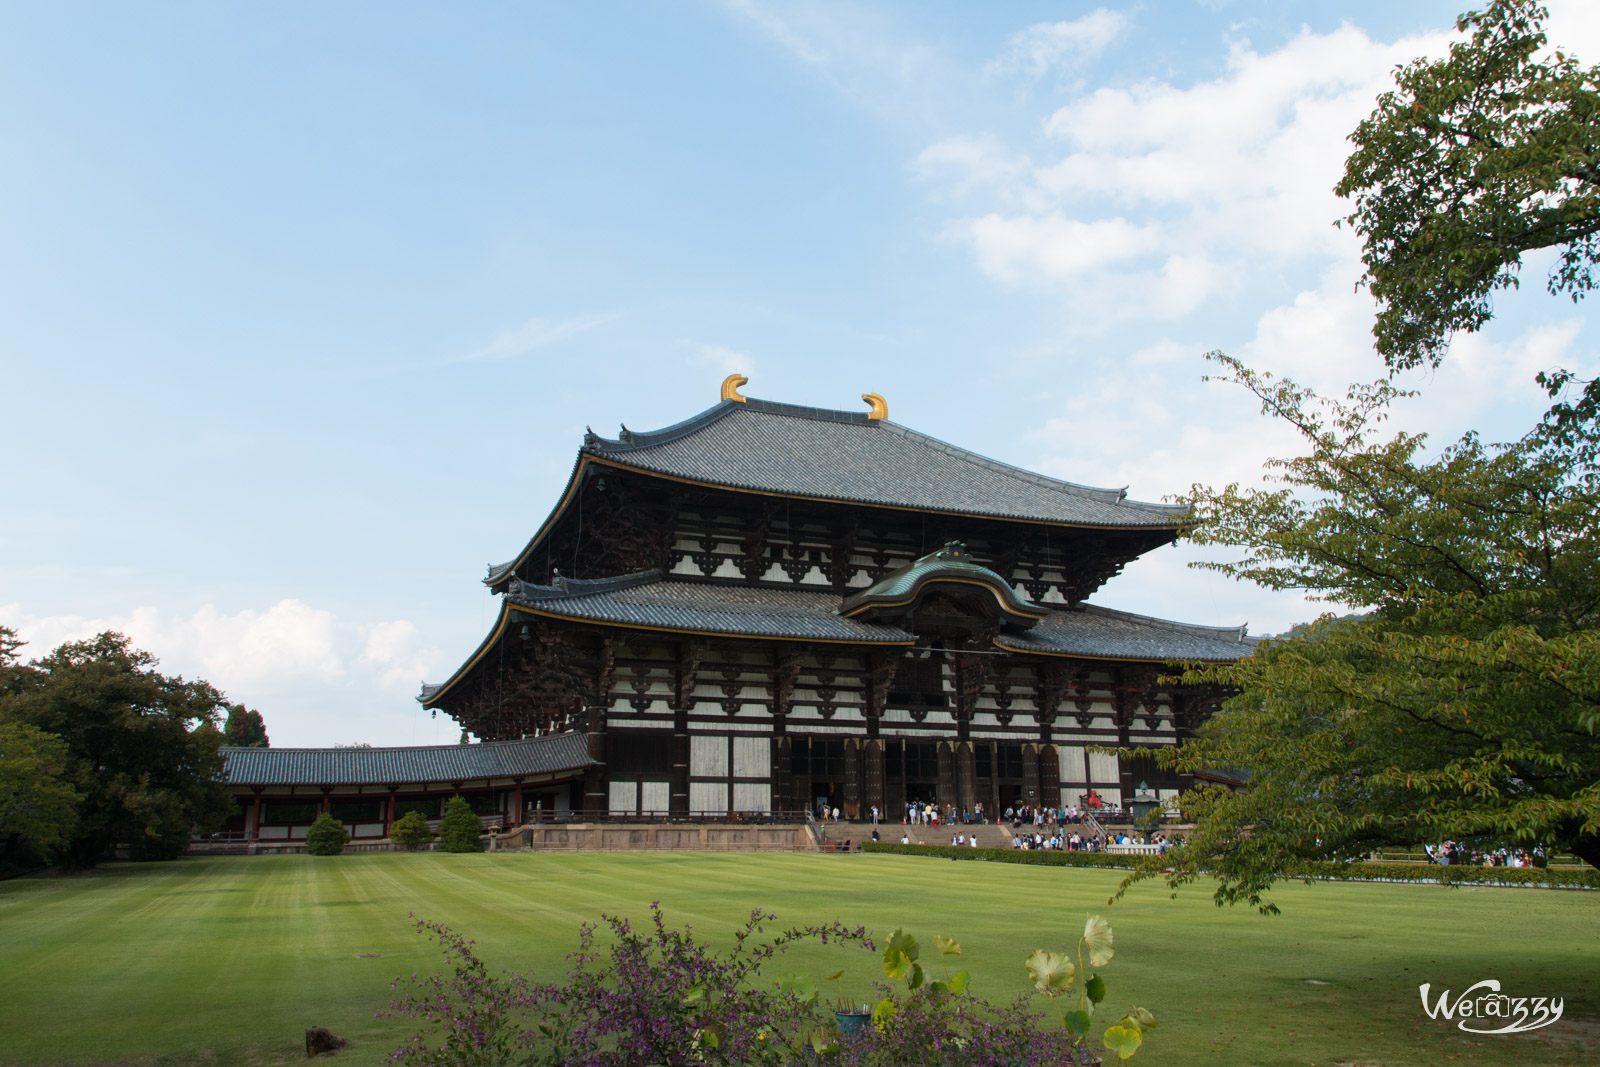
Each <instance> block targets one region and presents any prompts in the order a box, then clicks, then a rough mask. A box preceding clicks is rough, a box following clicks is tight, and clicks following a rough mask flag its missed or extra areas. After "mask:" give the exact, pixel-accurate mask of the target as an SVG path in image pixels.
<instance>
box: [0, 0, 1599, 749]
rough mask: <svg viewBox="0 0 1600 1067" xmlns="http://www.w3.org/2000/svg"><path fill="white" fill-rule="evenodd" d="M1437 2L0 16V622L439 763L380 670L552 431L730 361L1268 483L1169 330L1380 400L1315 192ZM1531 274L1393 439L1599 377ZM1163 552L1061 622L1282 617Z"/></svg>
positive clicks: (404, 667)
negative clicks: (1090, 608)
mask: <svg viewBox="0 0 1600 1067" xmlns="http://www.w3.org/2000/svg"><path fill="white" fill-rule="evenodd" d="M1457 6H1458V5H1457V4H1456V3H1445V4H1439V3H1424V2H1418V3H1413V4H1394V3H1346V4H1336V5H1329V4H1325V3H1315V4H1313V3H1275V4H1266V3H1246V2H1239V3H1226V2H1222V3H1209V4H1191V3H1183V2H1171V3H1145V4H1142V5H1129V6H1116V5H1107V6H1100V5H1096V4H1007V5H995V4H983V5H979V4H940V5H933V4H887V5H859V4H851V3H829V4H812V3H803V2H796V3H785V4H781V5H778V4H764V3H755V2H748V3H735V2H729V3H683V4H654V5H647V4H630V5H577V4H573V5H564V6H552V5H527V4H506V5H499V6H495V5H489V4H482V5H474V6H472V7H470V8H469V9H462V8H459V7H457V8H450V7H447V6H440V5H420V4H418V5H405V4H385V5H377V4H344V5H310V4H300V5H296V4H279V5H270V6H261V5H256V6H246V5H217V4H200V3H195V4H163V5H139V6H134V5H113V4H95V5H73V4H51V5H37V4H13V3H5V4H0V370H3V379H0V380H3V381H4V395H5V398H6V404H5V409H4V410H5V419H6V426H7V430H8V433H7V435H6V436H7V439H8V444H9V448H8V452H9V456H8V458H9V460H10V463H9V464H8V477H7V488H8V491H7V493H6V494H5V497H6V504H5V505H4V507H3V508H0V621H3V622H6V623H8V624H10V625H14V626H16V627H18V628H19V629H20V630H21V631H22V632H23V634H24V636H26V637H28V638H29V639H30V640H31V641H32V642H33V645H32V647H31V649H30V651H31V652H34V653H36V654H42V653H43V652H44V651H46V650H47V649H48V648H49V647H51V646H52V645H54V644H55V643H57V642H58V641H60V640H62V639H65V638H67V637H74V636H80V635H84V634H87V633H91V632H94V631H95V630H97V629H100V628H104V627H108V626H109V627H116V628H118V629H122V630H124V631H126V632H128V633H130V634H131V635H132V636H133V637H134V638H135V639H136V640H137V641H139V643H141V644H142V645H144V646H145V647H148V648H150V649H151V650H152V651H154V652H155V653H157V654H158V655H159V656H160V657H161V658H162V661H163V664H164V666H165V667H166V668H167V669H169V670H172V671H175V672H182V673H184V674H186V675H189V676H195V675H198V676H202V677H206V678H209V679H211V680H212V681H214V682H216V683H217V684H219V685H221V686H222V687H223V688H225V689H226V690H227V691H228V692H229V694H230V695H231V696H233V697H235V698H236V699H242V700H245V701H246V702H248V703H250V704H251V705H252V706H255V707H258V708H259V709H260V710H261V711H262V712H263V713H264V714H265V716H266V719H267V722H268V726H269V730H270V732H271V734H272V737H273V740H274V742H275V743H279V744H330V743H335V742H351V741H369V742H373V743H378V744H384V743H388V744H402V743H420V742H424V741H430V740H453V739H454V737H455V731H454V729H452V727H451V724H449V723H446V722H443V721H432V720H430V719H429V718H428V717H427V715H426V713H424V712H421V711H419V710H417V708H416V705H415V703H414V702H413V700H412V697H413V695H414V694H415V692H416V688H417V684H418V682H420V681H421V680H422V679H423V678H425V677H426V678H428V679H431V680H438V679H440V678H442V677H444V676H445V675H447V674H448V673H449V672H450V671H451V670H452V669H453V668H454V667H455V665H456V664H457V663H458V662H459V661H460V660H461V659H462V658H463V657H465V656H466V655H467V654H468V653H469V652H470V651H471V649H472V648H473V647H475V645H476V643H477V642H478V640H479V639H480V638H481V637H482V635H483V633H484V631H485V629H486V628H487V626H488V625H489V622H490V620H491V618H492V615H493V610H494V604H493V601H492V598H491V597H490V596H489V594H488V593H486V592H485V591H484V590H483V588H482V586H481V585H479V583H478V579H479V578H480V577H481V575H482V573H483V566H484V564H486V563H489V562H498V561H500V560H502V559H506V558H509V557H510V556H512V555H514V554H515V552H516V551H517V549H518V548H520V547H521V545H522V544H523V543H524V541H525V540H526V538H527V537H528V535H529V534H530V533H531V532H532V531H533V529H534V528H535V527H536V526H537V524H538V523H539V522H540V521H541V520H542V519H543V517H544V516H545V514H546V512H547V511H548V509H549V507H550V506H551V505H552V504H553V502H554V500H555V498H556V494H557V492H558V491H559V489H560V486H561V484H562V482H563V481H564V479H565V477H566V475H567V473H568V472H569V470H570V468H571V464H572V459H573V455H574V452H575V450H576V448H577V446H578V444H579V440H580V438H581V435H582V432H583V428H584V426H585V425H586V424H593V425H594V427H595V428H596V429H597V430H600V431H602V432H605V433H608V434H609V433H613V432H614V431H615V429H616V427H617V425H618V424H619V423H622V422H626V423H627V424H628V425H629V426H631V427H633V428H635V429H647V428H653V427H656V426H661V425H666V424H668V423H672V422H676V421H678V420H679V419H682V418H684V417H687V416H688V415H690V414H693V413H694V412H697V411H699V410H702V409H703V408H705V407H708V406H710V404H711V403H713V402H714V401H715V399H716V396H717V388H718V384H719V383H720V381H721V379H722V378H723V376H724V375H726V374H727V373H730V372H732V371H742V372H744V373H747V374H749V375H750V377H751V383H750V385H749V386H748V387H747V388H746V392H748V393H749V394H750V395H753V396H761V397H767V398H770V399H777V400H785V401H792V402H799V403H806V404H815V405H820V406H826V407H837V408H847V409H854V408H856V407H858V406H859V401H858V400H857V397H858V396H859V394H861V393H863V392H869V391H871V392H879V393H882V394H883V395H884V396H886V397H887V398H888V401H889V405H890V415H891V418H893V419H895V420H896V421H898V422H902V423H904V424H906V425H909V426H912V427H915V428H917V429H919V430H922V431H924V432H927V433H931V434H934V435H936V436H939V437H943V438H945V439H947V440H950V441H953V442H956V443H958V444H961V445H964V446H966V447H969V448H972V449H975V450H977V451H979V452H982V453H985V454H988V455H991V456H995V457H997V458H1000V459H1004V460H1007V461H1010V462H1014V463H1018V464H1021V465H1023V466H1027V467H1030V468H1033V469H1037V470H1042V471H1046V472H1048V473H1051V474H1055V475H1058V476H1061V477H1066V478H1069V479H1071V480H1074V481H1079V482H1085V483H1089V484H1100V485H1128V486H1129V487H1130V492H1131V494H1132V495H1134V496H1137V497H1140V498H1144V499H1159V498H1161V497H1162V496H1164V495H1166V494H1170V493H1175V492H1179V491H1181V490H1183V489H1184V488H1185V487H1187V486H1188V485H1190V484H1191V483H1193V482H1195V481H1208V482H1222V481H1228V480H1235V479H1238V480H1246V481H1249V480H1253V479H1255V478H1256V477H1258V474H1259V470H1260V465H1261V461H1262V459H1264V458H1265V457H1267V456H1269V455H1273V454H1281V453H1283V452H1285V451H1286V450H1287V449H1289V448H1291V447H1292V441H1289V440H1288V439H1287V438H1285V437H1284V436H1283V435H1282V433H1281V431H1279V430H1278V429H1276V428H1275V427H1273V426H1271V425H1270V424H1268V423H1266V422H1265V421H1263V420H1261V419H1259V418H1257V417H1256V416H1255V414H1254V412H1253V409H1252V408H1251V406H1250V405H1249V404H1247V403H1245V402H1244V400H1243V398H1242V397H1241V396H1238V395H1235V393H1233V392H1230V391H1229V390H1228V389H1227V388H1226V387H1224V386H1219V385H1216V384H1210V385H1207V384H1204V383H1202V381H1201V376H1202V375H1203V374H1204V373H1205V365H1204V363H1203V361H1202V360H1201V359H1200V353H1202V352H1204V351H1206V350H1208V349H1214V348H1220V349H1224V350H1226V351H1229V352H1231V353H1234V354H1236V355H1240V356H1243V357H1245V358H1246V359H1248V360H1250V361H1251V362H1252V363H1254V364H1257V365H1259V366H1262V367H1265V368H1268V369H1273V370H1276V371H1280V372H1284V373H1289V374H1292V375H1295V376H1298V377H1300V378H1302V379H1304V380H1307V381H1309V382H1312V383H1313V384H1315V385H1317V386H1319V387H1321V388H1325V389H1339V388H1341V387H1342V386H1343V385H1344V384H1345V383H1348V382H1350V381H1353V380H1358V379H1369V378H1373V377H1376V376H1378V374H1379V373H1380V369H1379V367H1378V366H1377V364H1376V361H1375V359H1374V357H1373V356H1372V355H1371V352H1370V347H1369V345H1368V344H1367V329H1368V326H1369V317H1370V306H1369V305H1368V304H1367V303H1366V302H1365V300H1364V297H1363V296H1362V295H1361V294H1360V293H1359V292H1356V291H1355V290H1354V289H1353V282H1354V280H1355V278H1356V277H1357V274H1358V272H1357V270H1356V265H1355V264H1356V259H1355V246H1354V244H1353V242H1352V240H1351V238H1350V237H1349V235H1348V234H1346V233H1339V232H1337V231H1335V230H1334V229H1333V228H1332V226H1331V223H1332V220H1333V219H1334V218H1335V217H1336V216H1337V214H1338V211H1339V203H1338V202H1337V201H1336V200H1335V199H1334V198H1333V197H1332V195H1331V194H1330V193H1329V187H1330V186H1331V185H1332V184H1333V182H1334V181H1335V180H1337V177H1338V173H1339V162H1340V160H1341V159H1342V158H1343V155H1344V145H1343V141H1342V139H1343V137H1344V136H1345V135H1346V134H1347V133H1348V132H1349V130H1350V129H1351V128H1353V126H1354V124H1355V122H1356V121H1358V120H1359V118H1360V117H1361V116H1362V115H1364V114H1365V113H1366V112H1367V111H1369V110H1370V108H1371V103H1372V100H1373V98H1374V96H1375V95H1376V93H1378V92H1380V91H1382V90H1383V89H1384V88H1385V87H1386V85H1387V84H1388V80H1389V74H1388V72H1389V70H1390V69H1391V68H1392V66H1393V65H1394V64H1395V63H1397V62H1401V61H1404V60H1405V59H1407V58H1410V57H1412V56H1416V55H1419V54H1425V53H1437V52H1439V51H1440V50H1442V48H1443V47H1444V46H1445V44H1446V42H1447V41H1448V39H1449V38H1448V31H1449V29H1450V26H1451V24H1452V22H1453V18H1454V15H1455V14H1456V11H1457ZM1552 6H1553V7H1554V8H1555V12H1554V17H1553V24H1552V36H1553V37H1554V38H1555V39H1556V40H1557V42H1558V43H1561V44H1564V45H1566V46H1568V47H1570V48H1572V49H1574V50H1576V51H1577V52H1578V54H1579V55H1580V57H1582V58H1585V59H1589V60H1592V59H1596V58H1600V16H1597V15H1596V14H1594V13H1591V12H1590V11H1589V10H1587V8H1586V6H1585V5H1582V4H1577V3H1557V4H1554V5H1552ZM1539 269H1540V268H1539V266H1538V265H1533V266H1532V267H1530V273H1534V272H1537V271H1538V270H1539ZM1538 289H1539V287H1538V285H1536V284H1535V285H1529V286H1528V287H1526V288H1525V290H1524V292H1523V293H1521V294H1519V295H1517V296H1516V297H1514V298H1508V299H1506V300H1505V301H1503V302H1502V305H1501V309H1500V310H1501V316H1500V318H1499V320H1498V321H1497V322H1496V323H1495V325H1494V327H1493V328H1492V329H1491V330H1489V331H1488V332H1487V333H1486V334H1485V335H1483V336H1481V337H1475V338H1471V339H1469V340H1467V341H1464V342H1462V343H1461V344H1460V345H1458V346H1457V350H1456V352H1455V353H1454V354H1453V356H1452V361H1451V362H1450V363H1449V364H1448V365H1447V366H1446V368H1445V369H1443V370H1441V371H1440V372H1438V373H1437V374H1430V375H1426V376H1418V377H1416V378H1415V379H1410V380H1409V381H1410V383H1411V384H1414V385H1417V386H1418V387H1419V388H1421V389H1422V396H1421V397H1420V398H1419V399H1418V400H1416V401H1414V402H1412V404H1411V405H1409V406H1408V407H1407V408H1406V410H1405V412H1404V413H1403V419H1404V424H1405V425H1407V426H1408V427H1410V428H1416V429H1425V430H1428V431H1430V432H1431V433H1433V434H1434V435H1435V437H1436V439H1448V438H1450V437H1453V436H1455V435H1456V434H1459V433H1460V432H1462V431H1464V430H1466V429H1469V428H1479V429H1482V430H1483V431H1484V432H1485V433H1486V434H1487V435H1488V436H1490V437H1496V436H1499V437H1506V436H1511V435H1514V434H1515V433H1517V432H1518V431H1519V429H1520V428H1521V427H1522V426H1524V425H1525V424H1527V423H1529V422H1531V420H1532V419H1533V418H1534V417H1535V416H1536V414H1537V412H1538V411H1539V410H1541V408H1540V397H1539V395H1538V393H1537V391H1536V390H1535V389H1534V387H1533V386H1532V381H1531V379H1532V375H1533V373H1534V372H1535V371H1536V370H1538V369H1541V368H1543V367H1548V366H1556V365H1570V366H1574V367H1578V368H1587V367H1590V366H1592V364H1593V362H1594V360H1593V357H1592V355H1591V348H1592V334H1591V332H1590V331H1589V330H1588V327H1587V309H1586V308H1585V307H1584V306H1581V305H1580V306H1577V307H1574V306H1573V305H1571V304H1570V303H1562V302H1558V301H1553V300H1551V299H1549V298H1546V297H1543V296H1542V295H1540V294H1539V292H1538ZM1194 558H1196V557H1195V554H1194V552H1193V551H1192V550H1188V549H1184V548H1169V549H1163V550H1161V551H1160V552H1157V553H1154V554H1152V555H1151V556H1150V557H1148V558H1146V559H1145V560H1142V561H1140V562H1139V563H1136V564H1135V565H1134V566H1132V567H1130V568H1129V570H1128V573H1126V574H1125V575H1124V576H1122V577H1120V578H1118V579H1116V580H1115V581H1114V582H1113V583H1111V585H1109V586H1108V587H1107V588H1106V589H1105V590H1104V591H1103V592H1102V593H1101V594H1100V596H1099V597H1098V598H1097V599H1098V601H1099V602H1101V603H1105V604H1108V605H1111V606H1116V607H1122V608H1127V609H1130V610H1135V611H1142V612H1147V613H1150V614H1159V615H1164V616H1167V617H1172V618H1180V619H1186V620H1191V621H1203V622H1216V623H1236V622H1240V621H1245V620H1247V619H1248V620H1249V621H1250V623H1251V627H1252V630H1253V631H1255V632H1271V631H1275V630H1279V629H1282V628H1285V627H1287V626H1288V625H1291V624H1292V623H1294V622H1296V621H1299V620H1300V619H1302V618H1305V617H1307V616H1309V615H1312V614H1314V613H1315V612H1316V611H1317V610H1319V609H1318V608H1317V607H1316V606H1315V605H1308V604H1306V603H1304V602H1302V601H1301V600H1300V599H1299V598H1297V597H1293V596H1284V595H1271V594H1266V593H1263V592H1261V591H1258V590H1254V589H1251V588H1249V587H1240V586H1236V585H1234V584H1232V583H1229V582H1227V581H1225V580H1223V579H1221V578H1218V577H1215V576H1213V575H1209V574H1206V573H1200V572H1195V571H1192V570H1189V569H1186V566H1185V564H1186V563H1188V562H1189V561H1191V560H1193V559H1194Z"/></svg>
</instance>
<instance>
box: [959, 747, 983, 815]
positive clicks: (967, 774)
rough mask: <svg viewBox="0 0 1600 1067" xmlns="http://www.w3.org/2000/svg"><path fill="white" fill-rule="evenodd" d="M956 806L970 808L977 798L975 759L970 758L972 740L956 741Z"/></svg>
mask: <svg viewBox="0 0 1600 1067" xmlns="http://www.w3.org/2000/svg"><path fill="white" fill-rule="evenodd" d="M955 757H956V783H957V789H956V792H957V798H956V807H958V808H966V809H967V810H969V811H970V810H971V809H972V805H973V803H974V802H975V801H976V800H977V799H978V778H977V767H976V761H975V760H974V759H973V758H972V742H971V741H958V742H957V743H956V751H955Z"/></svg>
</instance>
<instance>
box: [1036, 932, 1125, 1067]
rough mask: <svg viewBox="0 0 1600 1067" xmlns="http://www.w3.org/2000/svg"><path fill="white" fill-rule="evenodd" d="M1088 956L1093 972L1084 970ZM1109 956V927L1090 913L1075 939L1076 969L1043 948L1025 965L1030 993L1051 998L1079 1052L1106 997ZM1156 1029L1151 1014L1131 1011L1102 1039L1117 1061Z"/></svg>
mask: <svg viewBox="0 0 1600 1067" xmlns="http://www.w3.org/2000/svg"><path fill="white" fill-rule="evenodd" d="M1086 953H1087V957H1088V965H1089V967H1093V968H1094V973H1092V974H1091V973H1090V972H1089V970H1088V969H1087V968H1086V967H1085V966H1084V958H1085V954H1086ZM1113 954H1114V950H1113V949H1112V945H1111V924H1110V923H1108V922H1106V921H1105V919H1103V918H1101V917H1100V916H1099V915H1091V916H1089V919H1088V921H1087V922H1085V923H1084V924H1083V936H1082V937H1080V938H1078V952H1077V955H1078V962H1077V965H1076V966H1074V965H1073V962H1072V959H1071V957H1070V956H1068V954H1067V953H1065V952H1051V951H1049V950H1047V949H1042V948H1036V949H1034V950H1033V953H1032V954H1031V955H1029V956H1028V959H1027V961H1026V963H1024V966H1025V967H1027V969H1028V977H1030V978H1032V979H1033V988H1034V990H1035V991H1036V992H1039V993H1043V994H1044V995H1045V996H1047V997H1049V998H1050V1004H1051V1007H1053V1008H1054V1009H1055V1011H1056V1012H1057V1014H1059V1015H1060V1016H1061V1025H1062V1027H1063V1028H1065V1029H1066V1031H1067V1032H1068V1033H1070V1034H1071V1035H1072V1042H1073V1044H1074V1045H1075V1046H1076V1047H1077V1048H1078V1049H1079V1050H1081V1049H1082V1048H1083V1043H1084V1041H1085V1040H1086V1039H1087V1038H1088V1036H1089V1028H1090V1026H1091V1025H1092V1022H1091V1017H1092V1016H1093V1015H1094V1012H1095V1009H1096V1007H1097V1006H1098V1005H1099V1004H1100V1002H1101V1001H1103V1000H1104V999H1105V997H1106V983H1105V979H1103V978H1101V977H1100V968H1102V967H1104V966H1105V965H1106V964H1108V963H1110V962H1111V957H1112V955H1113ZM1063 1002H1067V1003H1072V1004H1074V1005H1075V1006H1074V1007H1072V1008H1071V1009H1070V1010H1069V1009H1067V1008H1065V1007H1063V1006H1062V1003H1063ZM1155 1025H1156V1017H1155V1016H1154V1015H1152V1014H1150V1012H1148V1011H1146V1010H1145V1009H1144V1008H1134V1009H1133V1010H1132V1011H1130V1012H1129V1013H1128V1014H1126V1015H1124V1016H1123V1017H1122V1018H1121V1019H1119V1020H1118V1021H1117V1022H1115V1023H1113V1024H1112V1025H1110V1026H1108V1027H1106V1030H1105V1033H1104V1034H1102V1035H1101V1038H1100V1040H1101V1042H1102V1043H1103V1044H1104V1045H1105V1047H1106V1048H1108V1049H1110V1050H1111V1051H1112V1052H1115V1053H1116V1054H1117V1058H1118V1059H1124V1060H1125V1059H1127V1058H1128V1057H1129V1056H1132V1055H1133V1054H1134V1053H1135V1052H1137V1051H1138V1050H1139V1046H1140V1045H1141V1044H1143V1043H1144V1032H1145V1031H1146V1030H1153V1029H1155ZM1080 1058H1081V1057H1080Z"/></svg>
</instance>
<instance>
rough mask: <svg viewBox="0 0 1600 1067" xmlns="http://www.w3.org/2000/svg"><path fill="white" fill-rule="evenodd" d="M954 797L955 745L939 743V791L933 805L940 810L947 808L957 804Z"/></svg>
mask: <svg viewBox="0 0 1600 1067" xmlns="http://www.w3.org/2000/svg"><path fill="white" fill-rule="evenodd" d="M959 802H960V801H959V800H958V799H957V796H956V754H955V744H954V743H953V742H950V741H940V742H939V790H938V795H937V797H935V803H937V804H938V805H939V806H940V808H947V807H948V806H949V805H951V804H956V803H959Z"/></svg>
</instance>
